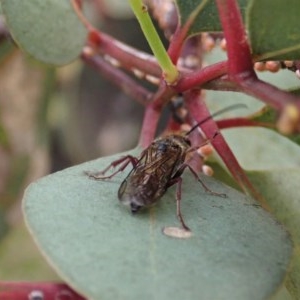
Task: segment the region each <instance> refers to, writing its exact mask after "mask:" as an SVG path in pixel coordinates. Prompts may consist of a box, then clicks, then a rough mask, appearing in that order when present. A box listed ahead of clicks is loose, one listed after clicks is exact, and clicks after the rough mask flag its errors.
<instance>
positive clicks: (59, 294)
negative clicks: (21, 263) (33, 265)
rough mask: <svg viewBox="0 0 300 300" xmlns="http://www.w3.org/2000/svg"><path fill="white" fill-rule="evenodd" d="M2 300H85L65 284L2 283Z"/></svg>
mask: <svg viewBox="0 0 300 300" xmlns="http://www.w3.org/2000/svg"><path fill="white" fill-rule="evenodd" d="M0 299H1V300H34V299H43V300H53V299H72V300H84V299H85V298H83V297H82V296H80V295H79V294H78V293H77V292H75V291H73V290H72V289H71V288H70V287H69V286H67V285H66V284H64V283H55V282H51V283H49V282H11V281H7V282H5V281H2V282H0Z"/></svg>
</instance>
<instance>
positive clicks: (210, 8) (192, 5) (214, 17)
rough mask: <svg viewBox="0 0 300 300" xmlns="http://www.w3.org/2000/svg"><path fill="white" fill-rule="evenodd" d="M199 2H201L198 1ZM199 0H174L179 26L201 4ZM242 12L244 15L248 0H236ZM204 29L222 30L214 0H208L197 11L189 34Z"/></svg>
mask: <svg viewBox="0 0 300 300" xmlns="http://www.w3.org/2000/svg"><path fill="white" fill-rule="evenodd" d="M200 2H201V3H200ZM202 2H203V0H202V1H199V0H189V1H187V0H176V3H177V7H178V11H179V17H180V22H181V26H183V25H184V24H185V23H186V21H187V20H188V19H189V18H190V17H191V14H192V13H194V12H195V10H197V8H198V7H199V6H200V5H202ZM238 2H239V5H240V9H241V11H242V14H243V15H244V13H245V9H246V5H247V2H248V0H238ZM204 31H222V27H221V24H220V21H219V14H218V10H217V7H216V4H215V1H212V0H209V1H208V2H207V4H205V6H204V8H203V9H202V10H201V11H199V13H198V15H197V17H196V19H195V21H194V23H193V25H192V26H191V28H190V30H189V35H194V34H197V33H199V32H204Z"/></svg>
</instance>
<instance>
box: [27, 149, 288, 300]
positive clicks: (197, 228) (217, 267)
mask: <svg viewBox="0 0 300 300" xmlns="http://www.w3.org/2000/svg"><path fill="white" fill-rule="evenodd" d="M131 154H132V155H134V154H136V150H135V151H134V152H131ZM119 157H120V156H119V155H116V156H112V157H106V158H101V159H98V160H95V161H91V162H88V163H85V164H82V165H79V166H75V167H72V168H69V169H66V170H64V171H61V172H58V173H55V174H52V175H49V176H47V177H45V178H43V179H41V180H39V181H38V182H36V183H33V184H31V185H30V187H29V188H28V189H27V190H26V193H25V197H24V202H23V205H24V213H25V217H26V221H27V224H28V226H29V228H30V231H31V233H32V234H33V236H34V238H35V240H36V241H37V243H38V245H39V247H40V248H41V249H42V251H43V253H44V254H45V255H46V256H47V258H48V260H49V261H51V263H52V264H53V266H54V267H55V269H56V270H57V271H58V272H59V274H60V275H61V276H62V278H63V279H64V280H66V281H67V282H68V283H69V284H71V286H72V287H73V288H75V289H76V290H78V291H79V292H80V293H82V294H83V295H85V296H86V297H88V298H92V299H131V300H133V299H164V300H165V299H173V300H176V299H180V300H182V299H199V297H200V295H201V299H215V300H219V299H220V300H221V299H226V300H227V299H231V300H240V299H243V300H247V299H249V300H250V299H251V300H253V299H267V298H268V297H269V296H270V295H271V294H273V293H274V291H275V290H276V289H277V287H278V286H279V285H280V284H281V282H282V280H283V279H284V276H285V272H286V269H287V267H288V263H289V259H290V255H291V252H292V245H291V242H290V240H289V237H288V235H287V233H286V232H285V231H284V229H283V228H282V227H281V226H280V225H279V224H278V223H277V222H276V221H275V220H273V219H272V218H271V216H270V215H269V214H268V213H267V212H265V211H264V210H262V209H261V208H260V207H258V206H257V205H256V203H255V202H254V201H253V200H252V199H251V198H249V197H247V196H245V195H243V194H240V193H239V192H237V191H236V190H233V189H231V188H229V187H227V186H225V185H223V184H221V183H219V182H217V181H215V180H213V179H211V178H207V177H205V176H203V175H202V176H201V178H202V179H203V180H204V181H205V183H206V184H207V185H208V186H209V187H210V189H212V190H213V191H216V192H222V193H226V195H227V198H221V197H218V196H214V195H211V194H208V193H206V192H205V191H204V190H203V188H202V187H201V185H200V184H199V183H198V182H197V181H196V180H195V179H194V177H193V176H192V175H191V174H189V173H188V172H186V174H185V175H184V180H183V191H182V198H183V199H182V213H183V215H184V218H185V221H186V223H187V224H188V226H190V228H191V229H192V236H191V237H190V238H187V239H177V238H171V237H168V236H166V235H164V234H163V233H162V228H163V227H165V226H179V222H178V220H177V218H176V202H175V187H172V188H170V189H169V190H168V192H167V193H166V195H165V196H164V197H163V199H162V200H161V202H160V203H159V204H158V205H157V206H156V207H153V208H152V209H151V210H148V211H144V212H142V213H140V214H138V215H135V216H132V215H131V214H130V213H129V212H128V211H127V209H126V208H125V207H123V206H122V205H121V204H120V203H119V202H118V200H117V190H118V188H119V186H120V183H121V182H122V180H123V179H124V177H125V176H126V174H127V173H128V171H129V168H128V169H126V170H125V171H124V172H123V173H122V174H118V175H117V176H115V177H114V178H113V179H112V180H108V181H105V182H103V181H95V180H90V179H89V178H88V177H87V176H86V175H85V174H84V171H94V170H95V171H96V170H101V169H103V168H105V167H106V166H107V165H108V164H109V163H110V162H111V161H113V160H115V159H116V158H119Z"/></svg>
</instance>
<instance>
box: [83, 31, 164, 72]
mask: <svg viewBox="0 0 300 300" xmlns="http://www.w3.org/2000/svg"><path fill="white" fill-rule="evenodd" d="M88 41H89V43H90V45H91V46H92V47H93V48H94V49H95V50H99V51H100V52H102V53H105V54H108V55H110V56H111V57H113V58H115V59H116V60H118V61H119V62H120V63H121V65H122V67H124V68H126V69H128V70H132V69H138V70H140V71H143V72H144V73H145V74H147V75H148V74H150V75H152V76H156V77H160V76H161V69H160V67H159V65H158V64H157V62H156V60H155V58H154V57H153V56H152V55H150V54H148V53H145V52H142V51H139V50H137V49H135V48H133V47H130V46H128V45H126V44H123V43H122V42H120V41H118V40H116V39H114V38H113V37H111V36H109V35H108V34H105V33H102V32H99V31H98V30H96V29H93V30H91V31H90V33H89V38H88Z"/></svg>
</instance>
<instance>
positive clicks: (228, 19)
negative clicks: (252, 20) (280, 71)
mask: <svg viewBox="0 0 300 300" xmlns="http://www.w3.org/2000/svg"><path fill="white" fill-rule="evenodd" d="M216 3H217V7H218V10H219V16H220V20H221V23H222V27H223V31H224V36H225V38H226V43H227V55H228V76H229V79H231V80H233V81H234V82H235V83H237V85H238V86H240V87H241V88H242V90H243V91H244V92H245V93H247V94H249V95H252V96H254V97H256V98H258V99H260V100H262V101H264V102H265V103H267V104H269V105H271V106H272V107H274V108H275V109H277V110H281V109H283V108H284V107H285V106H286V104H287V103H293V104H294V105H295V106H296V107H297V109H298V110H299V111H300V101H299V97H296V96H294V95H292V94H290V93H287V92H284V91H281V90H280V89H278V88H276V87H274V86H272V85H270V84H268V83H266V82H263V81H261V80H259V79H258V78H257V76H256V74H255V72H254V70H253V61H252V57H251V51H250V47H249V44H248V41H247V35H246V32H245V29H244V25H243V21H242V17H241V13H240V10H239V6H238V3H237V1H236V0H216Z"/></svg>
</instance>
